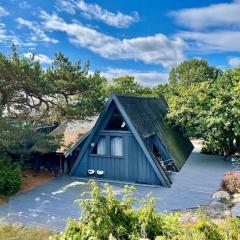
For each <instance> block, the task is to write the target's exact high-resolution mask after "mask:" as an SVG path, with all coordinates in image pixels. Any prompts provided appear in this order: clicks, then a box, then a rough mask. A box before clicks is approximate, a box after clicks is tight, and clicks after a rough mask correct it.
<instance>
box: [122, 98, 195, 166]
mask: <svg viewBox="0 0 240 240" xmlns="http://www.w3.org/2000/svg"><path fill="white" fill-rule="evenodd" d="M117 98H118V101H119V102H120V104H121V106H122V107H123V109H124V110H125V112H126V113H127V115H128V117H129V118H130V121H131V122H132V124H133V125H134V127H135V128H136V129H137V131H138V133H139V134H140V136H141V137H142V138H143V140H144V139H146V138H147V137H149V136H152V135H154V134H156V135H157V136H158V137H159V139H160V141H161V142H162V144H163V145H164V146H165V148H166V149H167V151H168V153H169V155H170V157H171V158H172V160H173V161H174V162H175V165H176V167H177V168H178V170H180V169H181V167H182V166H183V164H184V163H185V161H186V160H187V158H188V156H189V154H190V153H191V151H192V149H193V145H192V143H191V142H190V140H189V139H188V138H186V137H184V136H183V134H182V133H181V132H180V131H179V130H178V129H176V128H173V127H170V126H169V125H168V124H167V122H166V120H165V116H166V113H167V108H168V106H167V103H166V102H165V100H164V99H163V98H153V97H132V96H119V95H118V96H117Z"/></svg>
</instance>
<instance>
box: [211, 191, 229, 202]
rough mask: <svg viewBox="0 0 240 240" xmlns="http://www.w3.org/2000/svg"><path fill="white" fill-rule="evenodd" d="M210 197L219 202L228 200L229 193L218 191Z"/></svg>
mask: <svg viewBox="0 0 240 240" xmlns="http://www.w3.org/2000/svg"><path fill="white" fill-rule="evenodd" d="M212 198H213V199H214V201H217V202H221V201H229V200H230V194H229V193H228V192H226V191H218V192H216V193H214V194H213V196H212Z"/></svg>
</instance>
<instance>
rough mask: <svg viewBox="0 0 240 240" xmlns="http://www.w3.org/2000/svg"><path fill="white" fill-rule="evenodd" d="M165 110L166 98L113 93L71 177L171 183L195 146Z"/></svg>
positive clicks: (88, 138)
mask: <svg viewBox="0 0 240 240" xmlns="http://www.w3.org/2000/svg"><path fill="white" fill-rule="evenodd" d="M166 113H167V104H166V102H165V100H164V99H163V98H152V97H132V96H119V95H114V94H112V95H111V97H110V99H109V100H108V102H107V104H106V107H105V109H104V110H103V112H102V113H101V114H100V116H99V118H98V120H97V122H96V124H95V126H94V127H93V128H92V130H91V132H90V133H89V135H88V137H87V139H86V140H85V143H84V145H83V147H82V149H81V152H80V153H79V155H78V157H77V159H76V161H75V163H74V165H73V167H72V169H71V172H70V175H72V176H76V177H83V178H102V179H106V180H115V181H124V182H129V183H131V182H134V183H142V184H151V185H163V186H168V187H170V186H171V177H170V174H171V172H172V171H180V169H181V167H182V166H183V164H184V163H185V161H186V160H187V158H188V156H189V154H190V153H191V151H192V149H193V146H192V144H191V142H190V140H189V139H188V138H186V137H185V136H184V135H183V134H182V133H181V132H180V131H179V130H178V129H177V128H173V127H170V126H169V125H168V124H167V122H166V120H165V115H166Z"/></svg>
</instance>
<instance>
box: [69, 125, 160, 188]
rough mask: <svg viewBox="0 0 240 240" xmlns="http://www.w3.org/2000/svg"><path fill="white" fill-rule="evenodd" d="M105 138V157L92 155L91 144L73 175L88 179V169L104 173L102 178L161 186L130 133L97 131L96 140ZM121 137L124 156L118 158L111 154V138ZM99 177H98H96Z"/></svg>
mask: <svg viewBox="0 0 240 240" xmlns="http://www.w3.org/2000/svg"><path fill="white" fill-rule="evenodd" d="M100 136H104V137H105V138H106V143H107V149H106V150H107V151H106V154H105V155H97V154H92V153H91V150H92V148H91V144H89V146H88V148H87V150H86V152H85V154H84V155H83V157H82V159H81V161H80V163H79V165H78V167H77V168H76V169H75V171H74V173H73V175H74V176H78V177H88V169H93V170H95V172H96V171H97V170H101V171H104V175H103V176H100V178H104V179H109V180H118V181H127V182H136V183H144V184H156V185H160V184H161V182H160V181H159V179H158V177H157V175H156V173H155V172H154V170H153V168H152V166H151V165H150V163H149V161H148V159H147V157H146V155H145V153H144V152H143V151H142V149H141V147H140V146H139V143H138V142H137V141H136V139H135V137H134V136H133V134H132V133H131V132H130V131H106V130H100V131H97V132H96V134H95V135H94V137H93V139H94V138H99V137H100ZM115 136H121V137H122V139H123V156H122V157H116V156H111V154H110V142H109V141H110V137H115ZM95 177H98V176H95Z"/></svg>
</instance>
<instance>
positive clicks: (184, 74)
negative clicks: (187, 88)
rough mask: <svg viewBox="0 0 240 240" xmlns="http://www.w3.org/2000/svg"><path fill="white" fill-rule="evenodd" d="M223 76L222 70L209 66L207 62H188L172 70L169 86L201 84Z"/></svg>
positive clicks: (193, 60)
mask: <svg viewBox="0 0 240 240" xmlns="http://www.w3.org/2000/svg"><path fill="white" fill-rule="evenodd" d="M221 74H222V71H221V70H219V69H217V68H215V67H212V66H209V65H208V63H207V61H206V60H203V59H192V60H186V61H183V62H182V63H180V64H179V65H178V66H177V67H176V68H173V69H172V70H171V72H170V74H169V84H170V85H177V84H183V85H189V84H192V83H200V82H205V81H209V80H215V79H217V78H218V77H219V76H220V75H221Z"/></svg>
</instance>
